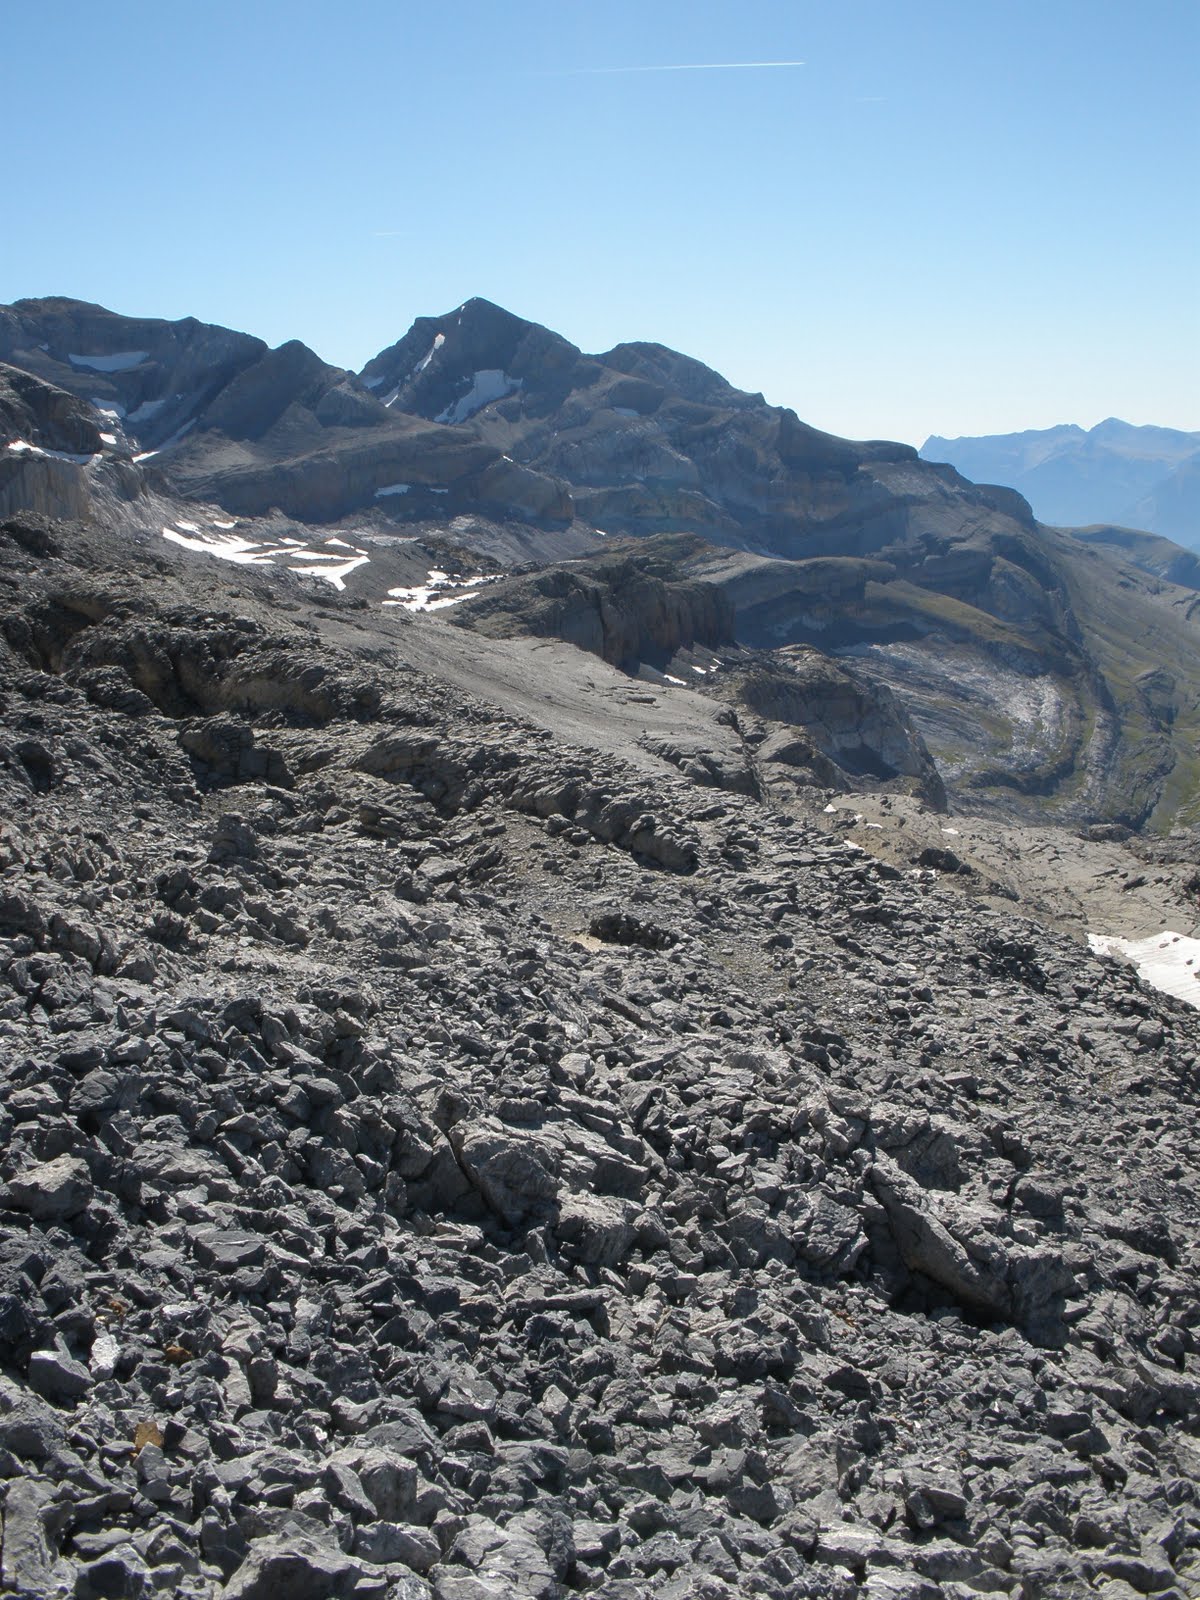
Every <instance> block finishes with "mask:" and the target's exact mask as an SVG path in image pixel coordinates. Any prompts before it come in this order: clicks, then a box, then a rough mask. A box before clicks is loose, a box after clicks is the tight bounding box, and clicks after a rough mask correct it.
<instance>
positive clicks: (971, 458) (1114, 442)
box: [921, 417, 1200, 549]
mask: <svg viewBox="0 0 1200 1600" xmlns="http://www.w3.org/2000/svg"><path fill="white" fill-rule="evenodd" d="M921 455H922V457H923V459H924V460H926V461H948V462H949V463H950V465H951V466H953V467H955V468H957V470H958V471H959V472H961V473H962V474H963V476H964V477H967V478H970V479H971V480H972V481H973V482H975V483H1000V484H1004V485H1006V486H1007V487H1008V488H1011V489H1018V490H1019V491H1020V492H1021V493H1022V494H1023V495H1024V496H1025V498H1026V500H1028V501H1029V504H1030V505H1031V506H1032V507H1033V511H1034V515H1035V516H1037V517H1038V518H1039V519H1040V520H1041V521H1042V522H1048V523H1051V524H1052V525H1054V526H1056V527H1090V526H1093V525H1094V524H1097V523H1115V524H1117V525H1118V526H1121V527H1128V528H1142V529H1145V530H1146V531H1147V532H1149V533H1158V534H1162V535H1164V536H1165V537H1166V538H1168V539H1174V540H1176V541H1177V542H1178V543H1180V544H1184V545H1187V546H1188V547H1189V548H1191V549H1200V433H1182V432H1180V431H1179V430H1178V429H1176V428H1155V427H1145V428H1136V427H1134V426H1133V425H1132V424H1131V423H1128V422H1121V421H1120V420H1119V419H1118V418H1117V417H1109V418H1108V419H1107V421H1105V422H1099V423H1097V424H1096V426H1095V427H1094V428H1090V429H1084V428H1080V427H1077V426H1076V425H1075V424H1074V423H1065V424H1063V425H1062V426H1060V427H1057V428H1040V429H1030V430H1028V431H1027V432H1025V433H998V434H985V435H983V436H981V437H979V438H962V439H943V438H941V437H940V436H939V435H937V434H931V435H930V437H929V438H928V439H926V441H925V443H924V444H923V445H922V446H921Z"/></svg>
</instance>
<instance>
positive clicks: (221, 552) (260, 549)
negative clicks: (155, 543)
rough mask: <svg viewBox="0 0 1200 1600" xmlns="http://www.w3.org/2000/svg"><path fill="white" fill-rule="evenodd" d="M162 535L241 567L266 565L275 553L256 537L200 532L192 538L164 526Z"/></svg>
mask: <svg viewBox="0 0 1200 1600" xmlns="http://www.w3.org/2000/svg"><path fill="white" fill-rule="evenodd" d="M162 536H163V538H164V539H169V540H170V541H171V543H172V544H179V545H182V546H183V548H184V549H185V550H196V551H198V552H199V553H200V554H201V555H206V556H217V557H218V558H219V559H220V560H221V561H234V562H236V563H237V564H238V566H242V567H261V566H266V565H267V564H268V563H269V562H270V559H271V557H272V556H273V555H274V554H275V552H274V551H273V550H271V549H270V548H268V547H265V546H263V545H262V544H261V543H260V542H259V541H258V540H256V539H228V538H226V539H221V538H216V537H214V536H213V535H212V534H200V536H199V537H198V538H192V537H190V536H189V535H188V534H186V533H179V532H178V531H177V530H176V529H175V528H164V529H163V531H162Z"/></svg>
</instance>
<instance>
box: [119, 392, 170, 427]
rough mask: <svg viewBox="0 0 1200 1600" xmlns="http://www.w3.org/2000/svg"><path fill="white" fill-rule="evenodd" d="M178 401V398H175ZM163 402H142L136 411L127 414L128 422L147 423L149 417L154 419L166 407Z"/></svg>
mask: <svg viewBox="0 0 1200 1600" xmlns="http://www.w3.org/2000/svg"><path fill="white" fill-rule="evenodd" d="M176 398H177V399H178V396H176ZM166 403H167V402H166V401H165V400H143V401H142V403H141V405H140V406H138V408H137V410H136V411H131V412H130V413H129V421H130V422H149V421H150V418H151V417H156V416H157V415H158V413H159V412H160V411H161V410H162V408H163V407H164V406H165V405H166Z"/></svg>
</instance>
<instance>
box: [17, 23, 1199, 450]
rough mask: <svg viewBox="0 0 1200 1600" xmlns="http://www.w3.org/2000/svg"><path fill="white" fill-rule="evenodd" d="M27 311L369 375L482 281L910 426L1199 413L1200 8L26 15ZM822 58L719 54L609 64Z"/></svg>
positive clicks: (847, 415)
mask: <svg viewBox="0 0 1200 1600" xmlns="http://www.w3.org/2000/svg"><path fill="white" fill-rule="evenodd" d="M3 24H4V39H5V44H4V51H5V57H6V70H5V73H4V112H5V123H6V126H7V128H8V130H9V139H8V149H9V156H8V159H7V161H6V163H5V180H4V196H3V212H2V213H0V218H2V220H0V301H8V300H13V299H16V298H19V297H21V296H26V295H38V294H45V293H59V294H71V295H76V296H79V297H80V298H83V299H89V300H96V301H99V302H100V303H102V304H104V305H108V306H110V307H112V308H113V309H114V310H118V311H124V312H129V313H138V314H143V315H155V316H165V317H178V316H186V315H194V316H197V317H200V318H201V319H203V320H205V321H212V322H220V323H225V324H228V325H231V326H234V327H238V328H243V329H245V330H247V331H249V332H253V333H257V334H259V335H260V336H261V337H263V338H265V339H267V340H269V341H270V342H271V343H272V344H275V343H279V342H281V341H283V340H284V339H288V338H300V339H303V340H304V341H305V342H306V343H308V344H310V345H312V346H313V347H314V349H316V350H317V351H318V352H319V353H320V354H321V355H322V356H323V357H325V359H326V360H329V361H333V362H337V363H339V364H341V365H345V366H352V367H358V366H360V365H362V363H363V362H364V361H366V359H367V358H368V357H369V356H370V355H372V354H374V352H375V351H376V350H378V349H379V348H381V347H382V346H383V345H385V344H388V343H390V342H391V341H392V340H394V339H396V338H398V337H399V336H400V334H401V333H403V332H404V330H405V329H406V328H407V326H408V324H409V323H410V322H411V320H412V318H413V317H414V316H417V315H420V314H422V313H438V312H442V311H446V310H449V309H451V308H452V307H453V306H455V305H457V304H458V303H459V302H460V301H462V300H464V299H466V298H467V297H468V296H470V295H474V294H481V295H485V296H487V297H488V298H489V299H492V300H496V301H498V302H500V303H501V304H503V305H506V306H508V307H509V308H510V309H511V310H514V311H516V312H519V313H520V314H522V315H524V316H528V317H531V318H533V319H535V320H537V321H539V322H544V323H546V324H547V325H549V326H550V327H552V328H555V329H556V330H557V331H559V332H560V333H563V334H565V335H566V336H567V337H568V338H570V339H572V340H574V341H575V342H576V343H577V344H579V345H581V346H583V347H584V348H585V349H591V350H602V349H605V348H607V347H608V346H610V345H612V344H614V343H616V342H618V341H619V340H623V339H638V338H641V339H654V340H658V341H660V342H662V343H664V344H669V345H673V346H674V347H676V348H677V349H681V350H684V351H686V352H687V353H688V354H691V355H694V356H697V357H699V358H700V359H701V360H704V361H707V362H708V363H709V364H710V365H712V366H714V367H716V368H717V369H718V370H720V371H722V372H723V373H725V375H726V376H727V377H729V378H730V379H731V380H732V381H733V382H735V383H737V384H739V385H741V386H742V387H744V388H748V389H755V390H762V391H763V392H764V393H765V395H766V396H767V398H768V399H769V400H772V401H774V402H777V403H779V404H786V405H791V406H794V407H795V409H796V410H797V411H798V412H799V414H800V415H801V416H802V417H803V418H805V420H807V421H809V422H812V423H813V424H815V425H817V426H819V427H823V428H827V429H829V430H831V431H833V432H836V433H843V434H849V435H852V436H856V437H891V438H900V439H906V440H909V441H910V442H913V443H920V441H921V440H922V439H923V438H924V437H925V435H926V434H927V433H931V432H936V433H942V434H948V435H953V434H961V433H976V432H995V431H1007V430H1009V429H1016V428H1022V427H1046V426H1049V425H1051V424H1053V423H1056V422H1063V421H1074V422H1079V423H1082V424H1083V425H1085V426H1088V425H1091V424H1092V423H1095V422H1097V421H1099V420H1100V419H1102V418H1103V417H1106V416H1109V415H1117V416H1121V417H1124V418H1126V419H1127V420H1128V421H1132V422H1157V423H1163V424H1166V425H1170V426H1175V427H1186V428H1193V429H1200V381H1198V379H1197V373H1198V372H1200V310H1198V299H1200V293H1198V282H1200V271H1198V265H1200V251H1198V249H1197V244H1198V236H1197V233H1198V229H1197V215H1198V207H1197V198H1198V196H1197V182H1196V172H1197V170H1198V163H1197V157H1198V156H1200V116H1198V114H1197V112H1196V109H1195V103H1196V92H1195V88H1196V82H1197V68H1198V66H1200V5H1198V4H1197V3H1196V0H1138V3H1137V4H1132V3H1130V0H957V3H953V4H952V3H949V0H905V3H901V0H822V3H810V0H639V3H636V4H635V3H631V0H603V3H600V0H513V3H510V4H508V5H504V4H501V3H499V0H456V3H454V4H448V3H445V0H440V3H437V4H433V3H425V0H340V3H339V4H338V5H336V6H334V5H331V4H328V3H315V0H288V3H286V4H285V3H281V0H240V3H238V4H230V3H228V0H205V3H204V4H203V5H186V6H185V5H182V4H178V5H177V4H173V3H172V4H165V5H164V4H163V3H162V0H153V3H151V0H123V3H122V4H120V5H117V6H106V7H101V6H95V5H93V4H91V3H88V4H83V3H81V0H57V3H56V4H53V5H51V6H48V7H33V6H18V5H9V6H6V7H5V8H4V17H3ZM776 61H780V62H783V61H786V62H791V61H802V62H804V65H803V66H797V67H755V68H736V67H726V68H716V69H714V70H703V71H655V72H647V71H636V72H635V71H623V70H611V69H624V68H633V67H637V68H644V67H679V66H693V65H706V64H714V63H737V62H776Z"/></svg>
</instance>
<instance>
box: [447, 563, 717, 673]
mask: <svg viewBox="0 0 1200 1600" xmlns="http://www.w3.org/2000/svg"><path fill="white" fill-rule="evenodd" d="M451 620H452V621H454V622H457V623H459V624H461V625H463V626H467V627H472V628H475V629H478V630H479V631H480V632H481V633H487V634H490V635H492V636H493V637H496V638H506V637H512V636H514V635H521V634H532V635H534V636H539V635H540V636H549V637H552V638H557V639H563V640H565V641H566V642H567V643H568V644H573V645H576V646H578V647H579V649H581V650H587V651H589V652H590V653H591V654H592V655H597V656H601V657H602V658H603V659H604V660H605V661H609V662H611V663H612V664H613V665H614V666H618V667H622V668H626V669H630V668H632V669H636V668H637V666H638V665H639V664H640V663H642V662H648V663H651V664H656V665H660V664H663V663H665V662H667V661H669V660H670V658H671V657H672V656H673V655H674V654H675V653H676V651H678V650H681V649H691V648H692V647H693V646H695V645H702V646H708V647H714V646H718V645H722V644H732V643H733V606H732V604H731V603H730V602H729V600H728V599H727V597H726V596H725V595H723V594H722V593H721V592H720V590H718V589H716V588H714V587H713V586H712V585H711V584H707V583H703V582H699V581H696V580H689V579H687V578H683V577H681V575H680V573H679V572H678V570H677V569H676V568H675V567H674V566H673V565H672V564H671V563H670V562H669V561H665V560H663V559H661V558H658V557H656V556H655V555H654V554H652V553H650V552H643V551H638V550H634V551H629V550H625V551H622V552H621V553H619V554H614V555H613V556H611V557H602V558H600V559H595V560H591V561H586V562H574V563H572V564H571V565H570V566H561V567H551V568H548V569H547V570H545V571H543V572H537V573H533V574H531V575H529V576H527V577H518V578H511V579H508V580H507V581H506V582H503V583H499V584H495V585H492V586H490V587H489V588H487V589H485V590H483V591H482V592H481V593H480V594H478V596H472V597H471V598H469V599H467V600H466V601H464V602H463V603H462V604H461V605H459V606H456V608H455V611H454V613H453V616H452V619H451Z"/></svg>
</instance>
